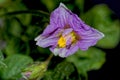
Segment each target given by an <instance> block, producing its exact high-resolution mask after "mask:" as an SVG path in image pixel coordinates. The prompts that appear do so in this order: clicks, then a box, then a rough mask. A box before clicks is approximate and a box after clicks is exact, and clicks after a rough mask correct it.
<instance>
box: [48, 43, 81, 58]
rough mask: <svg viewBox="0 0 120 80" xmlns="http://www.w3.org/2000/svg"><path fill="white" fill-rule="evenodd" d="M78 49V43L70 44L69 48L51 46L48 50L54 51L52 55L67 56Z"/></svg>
mask: <svg viewBox="0 0 120 80" xmlns="http://www.w3.org/2000/svg"><path fill="white" fill-rule="evenodd" d="M78 49H79V46H78V43H77V44H74V45H72V46H71V47H70V48H57V47H51V48H50V50H51V51H52V52H53V53H54V55H56V56H57V55H59V56H60V57H63V58H64V57H68V56H70V55H72V54H74V53H75V52H76V51H77V50H78Z"/></svg>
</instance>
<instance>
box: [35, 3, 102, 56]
mask: <svg viewBox="0 0 120 80" xmlns="http://www.w3.org/2000/svg"><path fill="white" fill-rule="evenodd" d="M103 37H104V34H103V33H101V32H99V31H98V30H96V29H94V28H91V27H90V26H88V25H86V24H85V23H84V22H83V21H82V20H81V19H80V18H79V17H78V16H77V15H76V14H74V13H72V12H71V11H70V10H69V9H68V8H67V7H66V6H65V5H64V4H63V3H60V5H59V7H58V8H57V9H55V10H54V11H53V12H52V13H51V16H50V24H49V25H48V26H47V27H46V29H45V30H44V31H43V33H42V34H41V35H39V36H38V37H37V38H36V39H35V41H37V43H36V44H37V45H38V46H40V47H43V48H46V47H49V48H50V50H51V51H52V52H53V53H54V55H59V56H60V57H67V56H69V55H72V54H74V53H75V52H76V51H77V50H78V49H81V50H87V49H88V48H89V47H90V46H94V45H95V44H96V43H97V41H98V40H99V39H101V38H103Z"/></svg>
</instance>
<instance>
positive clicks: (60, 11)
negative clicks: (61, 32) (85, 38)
mask: <svg viewBox="0 0 120 80" xmlns="http://www.w3.org/2000/svg"><path fill="white" fill-rule="evenodd" d="M70 12H71V11H70V10H69V9H68V8H67V7H66V6H65V5H64V4H62V3H60V5H59V7H58V8H57V9H55V10H54V11H53V12H52V13H51V16H50V24H54V25H56V27H61V28H64V27H65V25H67V23H68V20H69V19H72V18H70Z"/></svg>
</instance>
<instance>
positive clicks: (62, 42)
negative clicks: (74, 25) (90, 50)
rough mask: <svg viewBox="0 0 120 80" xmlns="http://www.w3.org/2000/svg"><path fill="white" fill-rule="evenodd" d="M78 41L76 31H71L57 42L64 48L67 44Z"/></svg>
mask: <svg viewBox="0 0 120 80" xmlns="http://www.w3.org/2000/svg"><path fill="white" fill-rule="evenodd" d="M74 42H76V35H75V33H74V32H71V33H69V34H68V35H65V36H61V37H60V38H59V40H58V42H57V44H58V47H60V48H64V47H66V45H70V44H72V43H74Z"/></svg>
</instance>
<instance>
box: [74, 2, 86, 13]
mask: <svg viewBox="0 0 120 80" xmlns="http://www.w3.org/2000/svg"><path fill="white" fill-rule="evenodd" d="M75 4H76V5H77V6H78V8H79V9H80V11H81V13H82V12H83V9H84V0H75Z"/></svg>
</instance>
